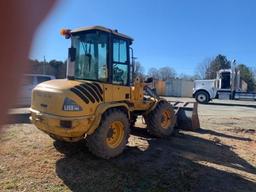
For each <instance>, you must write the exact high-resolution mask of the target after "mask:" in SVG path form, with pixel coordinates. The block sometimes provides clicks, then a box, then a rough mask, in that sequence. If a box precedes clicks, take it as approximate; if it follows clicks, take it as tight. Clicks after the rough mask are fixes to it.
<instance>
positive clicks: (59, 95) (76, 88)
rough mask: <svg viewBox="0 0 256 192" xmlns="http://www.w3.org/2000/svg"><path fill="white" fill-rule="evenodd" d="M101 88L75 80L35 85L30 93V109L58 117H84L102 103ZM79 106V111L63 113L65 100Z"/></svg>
mask: <svg viewBox="0 0 256 192" xmlns="http://www.w3.org/2000/svg"><path fill="white" fill-rule="evenodd" d="M102 90H103V87H102V85H101V84H99V83H95V82H89V81H76V80H67V79H59V80H51V81H46V82H43V83H41V84H39V85H37V86H36V87H35V88H34V89H33V91H32V103H31V109H34V110H36V111H39V112H43V113H47V114H53V115H59V116H69V117H70V116H84V115H91V114H93V113H94V112H95V109H96V107H97V106H98V104H99V103H101V102H102V101H103V91H102ZM66 98H67V99H70V100H72V101H74V102H75V103H76V104H77V105H79V106H80V107H81V108H82V110H81V111H64V110H63V104H64V100H65V99H66Z"/></svg>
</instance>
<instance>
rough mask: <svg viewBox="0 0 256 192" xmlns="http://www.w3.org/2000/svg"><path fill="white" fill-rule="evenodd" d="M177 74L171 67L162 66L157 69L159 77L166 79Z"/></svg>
mask: <svg viewBox="0 0 256 192" xmlns="http://www.w3.org/2000/svg"><path fill="white" fill-rule="evenodd" d="M176 75H177V73H176V71H175V70H174V69H173V68H171V67H162V68H160V69H159V76H160V79H161V80H163V81H166V80H167V79H171V78H175V77H176Z"/></svg>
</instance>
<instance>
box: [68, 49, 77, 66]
mask: <svg viewBox="0 0 256 192" xmlns="http://www.w3.org/2000/svg"><path fill="white" fill-rule="evenodd" d="M68 57H69V59H70V61H71V62H72V61H75V60H76V48H74V47H70V48H69V49H68Z"/></svg>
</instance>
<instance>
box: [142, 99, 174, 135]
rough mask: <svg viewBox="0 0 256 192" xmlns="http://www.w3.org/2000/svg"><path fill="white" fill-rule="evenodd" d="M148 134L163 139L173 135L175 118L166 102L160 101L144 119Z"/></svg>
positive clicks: (171, 108) (172, 110)
mask: <svg viewBox="0 0 256 192" xmlns="http://www.w3.org/2000/svg"><path fill="white" fill-rule="evenodd" d="M144 119H145V121H146V124H147V129H148V131H149V133H151V134H152V135H154V136H156V137H165V136H169V135H171V134H172V133H173V130H174V126H175V123H176V117H175V112H174V109H173V107H172V106H171V105H170V104H169V103H168V102H167V101H161V102H160V103H158V104H157V106H156V108H155V109H154V110H153V111H151V112H150V113H149V114H148V115H146V116H145V117H144Z"/></svg>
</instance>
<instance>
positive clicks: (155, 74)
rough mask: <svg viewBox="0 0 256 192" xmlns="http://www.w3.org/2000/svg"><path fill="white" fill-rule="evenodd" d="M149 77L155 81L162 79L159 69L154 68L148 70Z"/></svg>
mask: <svg viewBox="0 0 256 192" xmlns="http://www.w3.org/2000/svg"><path fill="white" fill-rule="evenodd" d="M148 76H149V77H153V78H154V79H160V75H159V71H158V69H157V68H154V67H152V68H150V69H149V70H148Z"/></svg>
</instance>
